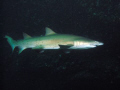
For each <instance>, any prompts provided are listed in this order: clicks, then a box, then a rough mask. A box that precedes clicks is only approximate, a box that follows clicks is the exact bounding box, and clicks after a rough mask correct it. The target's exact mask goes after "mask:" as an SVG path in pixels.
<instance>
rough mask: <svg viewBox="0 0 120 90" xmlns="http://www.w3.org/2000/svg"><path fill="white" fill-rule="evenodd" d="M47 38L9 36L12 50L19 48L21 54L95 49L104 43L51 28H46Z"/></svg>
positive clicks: (8, 39) (25, 35)
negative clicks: (27, 50) (19, 38)
mask: <svg viewBox="0 0 120 90" xmlns="http://www.w3.org/2000/svg"><path fill="white" fill-rule="evenodd" d="M45 30H46V34H45V36H40V37H31V36H29V35H27V34H25V33H23V36H24V39H22V40H17V41H15V40H13V39H12V38H11V37H9V36H7V35H6V36H5V38H7V41H8V43H9V44H10V46H11V48H12V50H14V48H15V47H18V48H19V54H20V53H21V52H22V51H23V50H25V49H27V48H32V49H89V48H95V47H96V46H100V45H103V43H102V42H98V41H95V40H91V39H88V38H85V37H81V36H76V35H69V34H57V33H55V32H54V31H53V30H51V29H50V28H48V27H46V28H45Z"/></svg>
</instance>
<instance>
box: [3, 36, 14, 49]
mask: <svg viewBox="0 0 120 90" xmlns="http://www.w3.org/2000/svg"><path fill="white" fill-rule="evenodd" d="M5 38H7V41H8V43H9V44H10V46H11V48H12V51H14V48H15V47H16V41H15V40H13V39H12V38H11V37H9V36H7V35H6V36H5Z"/></svg>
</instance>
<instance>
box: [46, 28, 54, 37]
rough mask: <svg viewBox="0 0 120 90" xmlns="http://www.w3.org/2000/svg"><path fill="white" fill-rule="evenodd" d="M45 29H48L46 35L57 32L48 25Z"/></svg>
mask: <svg viewBox="0 0 120 90" xmlns="http://www.w3.org/2000/svg"><path fill="white" fill-rule="evenodd" d="M45 30H46V34H45V36H47V35H53V34H56V33H55V32H54V31H53V30H52V29H50V28H48V27H46V28H45Z"/></svg>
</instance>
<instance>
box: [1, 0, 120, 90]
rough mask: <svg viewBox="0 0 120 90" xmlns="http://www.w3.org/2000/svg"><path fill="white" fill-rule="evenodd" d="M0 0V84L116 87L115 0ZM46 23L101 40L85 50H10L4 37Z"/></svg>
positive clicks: (118, 21) (35, 32) (119, 20)
mask: <svg viewBox="0 0 120 90" xmlns="http://www.w3.org/2000/svg"><path fill="white" fill-rule="evenodd" d="M0 2H1V6H0V8H1V9H0V11H1V14H0V17H1V22H0V26H1V30H0V32H1V33H0V34H1V35H0V40H1V41H2V43H1V47H0V49H1V60H0V63H1V65H0V66H1V75H2V77H1V82H2V84H1V89H0V90H2V89H3V90H75V89H79V90H80V89H84V90H85V89H90V88H94V89H97V90H98V88H99V89H114V90H117V89H119V88H120V84H119V83H120V48H119V47H120V38H119V37H120V1H119V0H4V1H3V2H2V1H0ZM45 27H49V28H51V29H53V30H54V31H55V32H58V33H65V34H74V35H80V36H84V37H88V38H91V39H95V40H98V41H102V42H104V45H103V46H100V47H97V48H95V49H89V50H72V51H71V53H69V54H65V53H64V51H60V50H46V51H45V52H44V53H42V54H41V53H38V52H36V51H34V50H31V49H27V50H24V51H23V52H22V53H21V54H20V55H18V48H16V49H15V51H14V52H13V53H12V51H11V47H10V45H9V44H8V42H7V41H6V39H5V38H4V36H5V35H8V36H11V37H12V38H13V39H15V40H18V39H22V38H23V36H22V33H23V32H26V33H27V34H29V35H31V36H39V35H44V33H45V30H44V28H45Z"/></svg>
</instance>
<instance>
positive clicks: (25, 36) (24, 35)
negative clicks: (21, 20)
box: [23, 32, 31, 39]
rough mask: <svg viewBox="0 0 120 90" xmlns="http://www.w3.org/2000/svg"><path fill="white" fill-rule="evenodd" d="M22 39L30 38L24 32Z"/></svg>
mask: <svg viewBox="0 0 120 90" xmlns="http://www.w3.org/2000/svg"><path fill="white" fill-rule="evenodd" d="M23 37H24V39H28V38H31V36H30V35H28V34H26V33H24V32H23Z"/></svg>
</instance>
